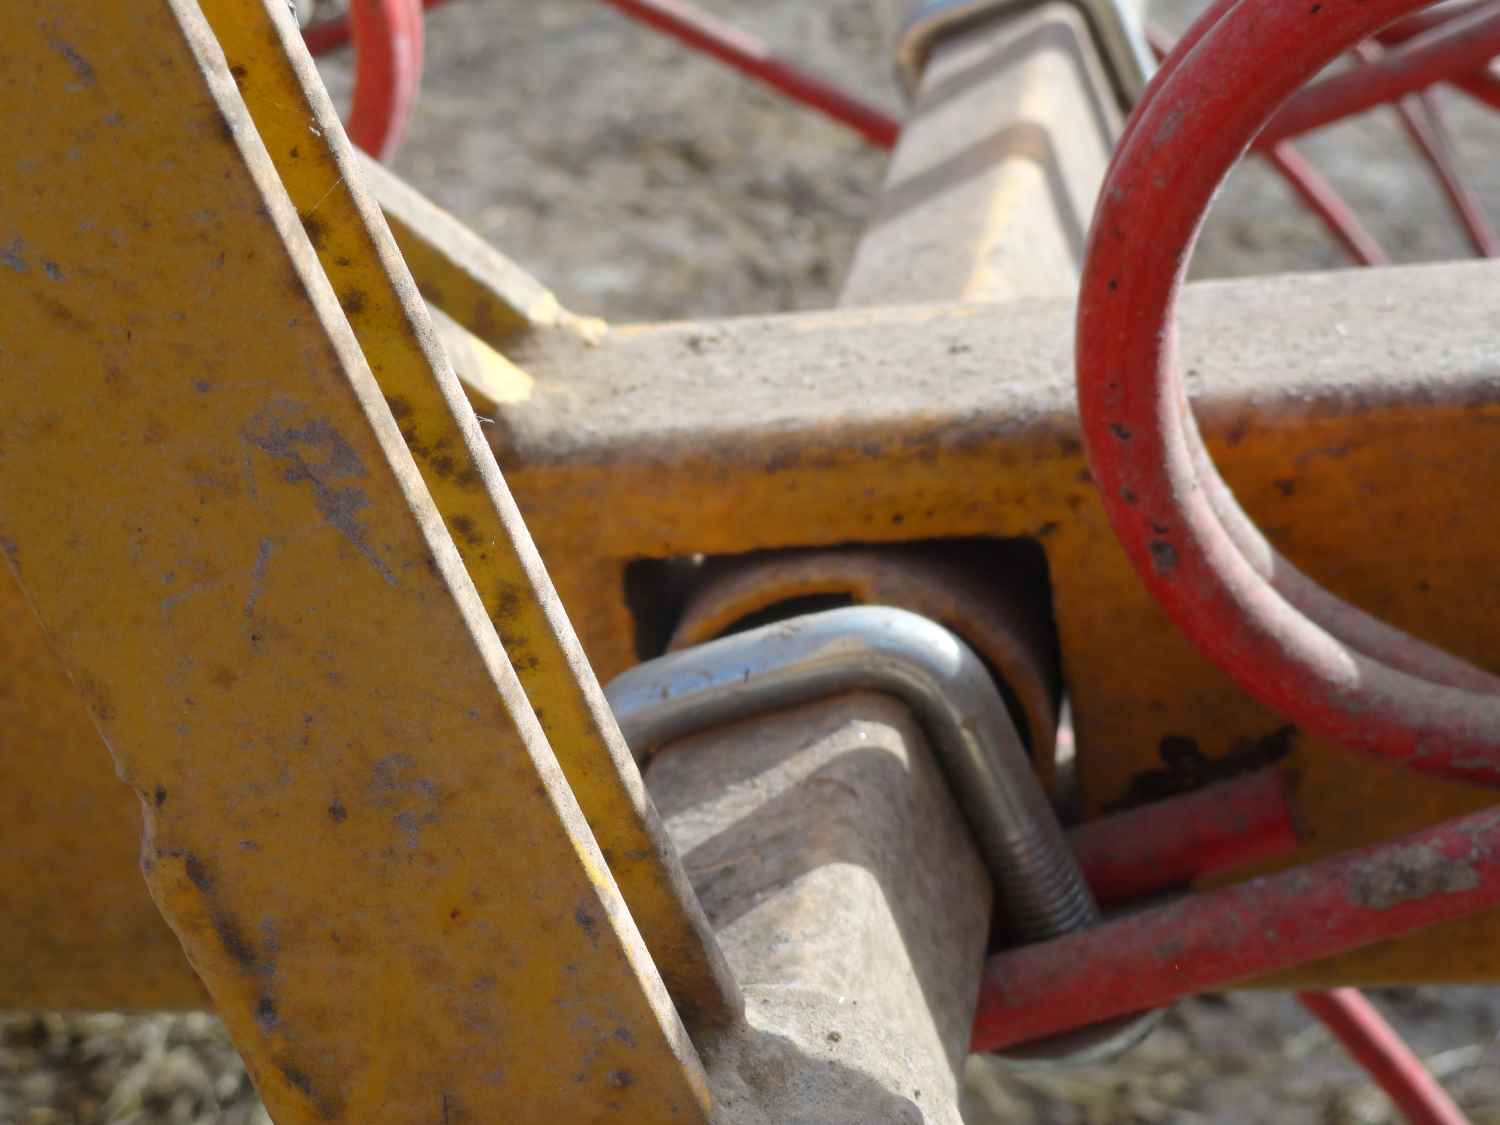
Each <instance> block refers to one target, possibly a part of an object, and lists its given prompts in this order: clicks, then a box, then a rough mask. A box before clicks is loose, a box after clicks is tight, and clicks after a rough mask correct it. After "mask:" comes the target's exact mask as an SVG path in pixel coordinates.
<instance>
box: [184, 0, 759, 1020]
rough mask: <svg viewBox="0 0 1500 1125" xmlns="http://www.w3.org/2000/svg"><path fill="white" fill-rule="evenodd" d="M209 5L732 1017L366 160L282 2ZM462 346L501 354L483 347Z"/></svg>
mask: <svg viewBox="0 0 1500 1125" xmlns="http://www.w3.org/2000/svg"><path fill="white" fill-rule="evenodd" d="M203 11H204V15H205V16H206V17H207V18H208V20H209V22H210V23H211V25H212V26H213V28H214V30H215V32H216V34H217V35H218V37H219V43H220V45H221V46H222V48H223V50H224V54H225V58H226V60H227V61H228V63H229V68H230V73H231V74H233V75H234V78H235V82H236V83H237V84H238V86H239V88H240V91H241V93H242V94H243V96H244V97H245V100H246V105H247V106H248V107H249V110H250V116H251V119H252V120H253V121H254V123H255V126H256V129H257V131H258V132H259V133H260V138H261V140H262V141H263V142H264V143H265V146H266V149H267V151H268V152H269V153H270V156H271V161H272V163H273V164H274V165H275V167H276V171H277V172H278V173H279V174H280V176H281V180H282V182H283V183H284V184H285V185H286V190H287V192H288V194H289V195H290V196H291V200H292V203H293V205H294V206H295V207H296V208H297V211H298V215H299V217H300V218H301V220H302V226H303V227H304V229H305V230H306V231H307V234H308V238H309V239H310V240H311V242H312V245H313V248H314V249H315V250H316V251H317V254H318V261H319V262H320V263H321V265H322V267H323V269H324V271H325V272H326V273H327V275H328V278H329V280H330V281H331V282H332V284H333V287H334V289H335V291H336V292H337V293H338V294H339V303H340V304H341V305H342V307H343V310H344V313H345V315H346V316H347V317H348V319H349V323H350V325H351V326H352V327H353V329H354V335H355V338H356V340H357V341H358V342H359V345H360V347H361V349H362V350H363V351H364V354H365V358H366V360H367V361H368V362H369V364H370V368H371V370H372V371H373V373H374V375H375V380H376V382H377V383H378V384H379V386H380V392H381V394H382V395H384V396H385V400H386V402H387V403H388V404H389V405H390V409H391V412H392V414H393V415H394V416H395V418H396V421H397V423H398V424H399V425H400V427H401V436H402V438H403V439H405V441H406V444H407V447H408V448H409V449H410V450H411V452H412V456H413V457H414V458H415V459H416V463H417V468H418V469H419V470H420V471H421V474H422V480H423V482H424V483H425V484H426V485H427V489H428V491H429V492H430V493H431V494H432V499H433V501H434V502H435V503H436V504H437V508H438V511H439V512H441V513H442V516H443V520H444V522H445V523H446V524H447V526H448V529H449V531H450V532H451V533H452V536H453V541H454V543H455V544H456V545H457V547H458V553H459V555H460V556H461V557H462V558H463V561H464V565H465V567H466V568H467V569H468V572H469V577H470V578H471V579H473V582H474V585H475V587H476V588H477V589H478V590H479V596H480V599H481V600H482V601H483V602H484V607H485V610H486V612H487V613H488V614H489V617H490V620H491V621H492V622H493V623H494V625H495V628H496V630H497V631H498V632H499V634H500V640H501V642H502V643H503V644H504V646H505V651H506V654H507V655H508V656H509V657H510V662H511V664H512V666H513V667H514V668H515V670H516V674H517V675H518V676H519V677H520V680H521V686H522V688H523V689H524V690H525V692H526V696H527V698H528V699H529V700H530V701H531V705H532V707H533V709H534V710H535V711H536V715H537V718H538V719H539V720H540V721H541V724H542V729H543V731H545V732H546V735H547V741H548V742H549V743H550V744H551V746H552V748H553V751H554V752H555V753H556V754H557V757H558V762H559V763H560V764H561V766H562V768H563V773H564V775H565V776H566V777H567V779H568V784H569V785H570V786H571V787H572V790H573V794H574V796H575V797H576V798H577V800H578V803H579V805H580V806H581V807H582V808H583V812H584V816H585V817H586V818H587V819H588V822H589V827H590V828H591V829H592V830H593V833H594V838H595V839H596V840H598V842H599V846H600V848H601V849H602V850H603V852H604V856H605V859H606V860H607V861H608V863H609V867H610V871H611V873H612V874H613V875H614V877H615V879H616V881H617V882H618V883H619V885H620V890H621V893H622V894H624V896H625V901H626V904H627V905H628V906H629V907H630V911H631V914H632V916H633V917H634V918H635V920H636V925H637V926H639V927H640V929H641V933H642V935H643V936H644V937H645V939H646V945H647V948H649V949H650V950H651V952H652V955H653V957H654V958H655V960H656V962H657V964H658V965H659V966H660V968H661V972H662V975H663V977H664V978H665V979H666V981H667V986H668V989H669V990H670V991H671V993H672V995H673V998H674V999H675V1000H676V1001H677V1004H678V1007H679V1009H680V1010H681V1011H682V1012H683V1014H684V1017H685V1018H687V1019H688V1020H689V1022H690V1023H692V1024H697V1023H698V1022H700V1021H701V1022H703V1023H706V1024H710V1025H723V1024H727V1023H729V1022H731V1021H732V1020H733V1018H734V1017H735V1016H736V1015H737V1014H738V1011H739V999H738V994H737V991H736V988H735V984H734V980H733V978H732V977H731V976H730V973H729V969H728V967H727V966H726V965H725V963H724V960H723V957H722V955H721V954H720V952H719V949H718V943H717V942H716V941H715V939H714V936H713V932H712V931H711V930H710V929H709V926H708V921H707V919H706V918H704V916H703V911H702V908H701V907H700V906H699V905H698V898H697V895H695V894H694V893H693V890H692V887H691V886H689V884H688V881H687V876H686V874H685V873H684V872H683V870H682V865H681V862H680V861H679V859H678V857H677V854H676V852H675V851H674V850H673V848H672V845H671V842H670V841H669V840H668V839H667V836H666V833H665V831H664V830H663V829H662V826H661V822H660V820H659V819H658V818H657V816H656V811H655V809H654V808H653V807H652V805H651V802H650V801H649V800H648V799H647V797H646V791H645V786H644V785H643V783H642V781H641V776H640V771H639V770H638V769H637V768H636V764H635V761H634V759H633V758H632V757H631V756H630V752H629V750H628V749H627V748H626V746H625V744H624V741H623V740H622V739H621V737H620V732H619V728H618V727H617V726H616V724H615V720H614V716H613V715H612V714H610V710H609V705H608V704H607V703H606V702H605V700H604V693H603V692H602V691H601V690H600V688H599V684H598V682H597V681H596V680H595V678H594V673H593V670H592V669H591V668H590V667H589V665H588V661H587V660H586V659H585V658H584V655H583V650H582V649H581V648H580V647H579V644H578V640H577V637H576V636H575V635H574V633H573V626H572V625H571V624H570V623H569V621H568V618H567V615H566V613H565V612H564V611H563V607H562V604H561V603H560V602H559V601H558V599H557V594H556V592H555V591H554V590H553V588H552V582H551V579H550V578H548V576H547V570H546V568H545V567H544V566H543V565H542V560H541V558H540V556H538V554H537V552H536V547H535V546H534V545H533V543H532V541H531V535H530V533H529V532H528V531H527V530H526V526H525V524H524V523H523V522H522V519H521V515H520V513H519V512H518V511H517V510H516V505H515V501H514V500H513V499H512V498H511V495H510V491H509V489H507V488H506V485H505V482H504V480H502V479H501V478H500V474H499V470H498V468H497V467H496V465H495V459H494V456H493V454H491V452H490V450H489V447H488V446H487V444H486V443H485V439H484V436H483V434H482V433H481V432H480V426H479V421H478V419H477V418H476V417H475V416H474V411H473V410H472V409H470V407H469V404H468V402H467V400H466V399H465V397H464V392H463V390H462V389H461V388H460V386H459V384H458V381H457V380H456V379H455V378H454V376H453V372H452V369H451V368H450V366H449V364H448V361H447V359H446V358H445V356H444V354H443V350H442V348H441V347H440V346H439V345H438V343H437V341H436V339H435V338H434V336H433V330H432V325H431V322H430V321H429V319H428V316H427V312H426V309H425V308H424V306H423V305H422V302H421V301H420V300H418V299H417V297H416V293H415V286H414V284H413V283H412V281H411V277H410V275H409V274H408V273H407V271H406V268H405V266H404V265H403V264H402V261H401V256H400V253H399V252H398V251H397V248H396V245H395V242H394V240H393V239H392V237H391V235H390V232H389V231H388V229H387V228H386V225H385V222H384V220H383V219H382V217H381V212H380V208H379V205H378V204H377V202H376V201H375V199H374V198H373V196H371V195H370V194H369V193H368V192H366V191H365V190H364V188H363V186H362V183H361V178H362V176H363V175H364V173H365V171H366V169H367V168H368V162H367V161H361V160H358V159H356V157H355V154H354V150H353V148H352V147H351V146H350V144H349V141H348V139H347V138H346V137H345V136H344V132H343V128H342V126H341V125H340V124H339V121H338V117H337V115H336V113H335V111H334V107H333V104H332V103H331V102H330V100H329V98H328V95H327V93H326V92H325V91H324V89H323V86H322V83H321V81H320V80H319V79H318V76H317V72H316V71H315V70H314V69H313V64H312V59H311V58H310V57H309V56H308V54H307V51H306V48H305V47H304V46H303V44H302V39H301V35H300V34H299V33H298V31H297V29H296V26H295V25H294V23H293V22H292V21H291V20H290V19H289V18H287V16H288V12H287V9H286V7H285V4H284V3H283V0H261V2H257V3H251V4H246V3H245V2H244V0H203ZM468 354H469V357H470V358H472V357H473V356H475V355H476V354H487V356H488V357H492V358H494V359H499V358H500V357H498V356H497V355H496V354H495V353H494V352H493V351H491V350H490V349H489V348H488V347H487V346H486V345H485V344H484V343H483V342H476V343H475V344H474V345H473V346H472V347H471V348H470V349H469V353H468ZM501 362H504V361H503V360H501ZM496 405H498V403H497V404H496Z"/></svg>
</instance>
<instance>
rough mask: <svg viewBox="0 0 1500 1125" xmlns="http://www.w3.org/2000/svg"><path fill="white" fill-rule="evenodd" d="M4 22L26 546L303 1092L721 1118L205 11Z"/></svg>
mask: <svg viewBox="0 0 1500 1125" xmlns="http://www.w3.org/2000/svg"><path fill="white" fill-rule="evenodd" d="M0 21H3V35H0V42H3V44H4V47H3V48H0V50H3V51H4V56H3V59H4V61H3V62H0V75H3V79H0V80H3V82H4V87H5V89H4V94H5V96H4V97H3V98H0V121H3V127H0V128H3V131H4V132H5V133H7V135H10V136H26V137H29V138H30V140H29V141H28V143H27V145H26V147H25V150H24V155H21V156H19V157H18V163H16V164H14V165H13V171H12V178H11V180H10V182H11V184H12V185H13V186H14V188H15V190H13V191H12V192H10V193H8V194H7V195H6V197H5V198H4V199H3V201H0V229H3V230H4V237H3V239H0V244H3V245H4V247H5V250H4V265H5V269H3V270H0V281H3V284H4V290H3V292H4V303H5V305H6V308H7V311H8V319H7V323H6V332H5V337H4V349H5V350H4V366H5V378H3V379H0V415H3V417H4V423H3V428H0V451H3V453H0V456H3V459H4V472H3V474H0V534H3V543H4V547H5V555H6V560H7V563H8V566H9V568H10V569H11V570H12V571H13V572H14V573H15V574H17V575H18V576H19V579H20V582H21V584H22V587H23V588H24V590H25V593H26V596H27V598H28V600H29V603H30V605H31V607H32V609H33V610H34V612H35V613H36V615H37V617H38V618H39V619H40V620H41V621H42V622H43V624H44V625H45V626H46V627H47V630H48V634H49V638H50V641H51V642H52V644H53V645H54V646H55V648H56V651H57V652H58V654H59V655H60V657H61V659H62V661H63V664H64V665H65V666H66V667H67V668H68V671H69V673H70V675H71V677H72V679H73V681H74V682H75V683H76V684H77V685H78V688H79V691H80V693H81V694H82V696H83V697H84V700H85V701H86V704H87V707H88V709H89V712H90V716H91V719H92V721H93V723H94V725H95V726H96V728H97V731H98V735H99V736H100V737H102V738H103V740H104V741H105V743H106V744H107V745H108V746H109V748H110V750H111V752H112V753H113V755H114V758H115V763H116V766H117V769H118V770H119V774H120V777H121V778H123V780H124V781H125V782H126V784H127V785H128V786H129V787H130V789H131V790H134V792H135V794H136V796H137V797H138V798H139V800H140V806H141V808H142V809H143V810H144V816H145V821H146V835H145V842H144V845H143V849H142V858H143V867H144V869H145V871H146V874H147V881H148V885H149V887H150V889H151V891H152V894H153V896H154V897H155V899H156V901H157V903H158V904H159V906H160V907H161V909H162V912H163V914H164V915H165V916H166V917H167V919H168V921H169V922H170V923H171V925H172V926H173V928H174V931H175V932H176V934H177V936H178V938H179V939H180V940H181V942H182V943H183V947H184V950H185V951H186V953H187V955H188V958H189V960H190V961H191V962H192V964H193V965H194V967H195V969H196V970H197V971H198V973H199V974H200V975H201V976H202V977H203V979H204V980H205V982H206V984H207V985H208V989H209V992H210V994H211V995H212V997H213V999H214V1001H215V1004H216V1006H217V1008H218V1010H219V1011H220V1013H221V1014H222V1015H223V1016H224V1018H225V1020H226V1022H227V1023H228V1025H229V1027H230V1029H231V1031H232V1033H233V1034H234V1036H235V1038H236V1041H237V1043H238V1045H239V1047H240V1049H241V1051H242V1052H243V1053H244V1055H245V1057H246V1059H247V1062H248V1064H249V1066H250V1067H251V1069H252V1071H253V1072H254V1074H255V1078H256V1082H257V1085H258V1087H259V1089H260V1091H261V1093H262V1094H263V1096H264V1097H265V1100H266V1102H267V1104H268V1106H269V1108H270V1109H271V1111H272V1113H273V1114H274V1115H275V1116H276V1118H277V1120H278V1121H280V1122H283V1123H294V1122H300V1121H350V1122H364V1121H370V1120H376V1119H385V1120H442V1119H443V1118H445V1117H446V1118H447V1119H448V1120H449V1121H457V1120H465V1119H468V1120H486V1119H491V1120H493V1119H501V1118H504V1117H507V1116H519V1117H523V1118H531V1119H546V1118H547V1117H549V1116H550V1117H554V1118H556V1119H559V1120H594V1119H600V1118H602V1117H609V1116H623V1117H626V1118H628V1119H631V1120H651V1121H669V1120H673V1121H675V1120H704V1119H705V1118H706V1107H705V1099H706V1091H705V1087H704V1084H703V1076H702V1072H701V1070H700V1069H699V1067H698V1063H697V1060H696V1057H695V1055H694V1053H693V1050H692V1047H691V1045H690V1044H689V1043H688V1041H687V1037H686V1033H685V1032H684V1030H683V1027H682V1025H681V1024H680V1022H679V1021H678V1018H677V1015H676V1013H675V1011H674V1010H673V1009H672V1006H671V1002H670V1000H669V999H668V997H667V993H666V990H665V988H664V987H663V985H662V983H661V980H660V978H659V977H658V976H657V975H656V971H655V969H654V967H653V966H652V964H651V961H650V958H649V956H648V955H647V953H646V950H645V947H644V945H643V943H642V942H641V940H640V937H639V935H638V934H637V932H636V930H635V927H634V924H633V923H632V921H631V919H630V917H629V915H628V913H627V912H626V910H625V907H624V903H623V901H622V900H621V898H620V895H619V892H618V890H617V889H616V887H615V884H614V881H613V879H612V878H611V876H610V874H609V871H608V868H607V867H606V866H605V861H604V857H603V856H602V855H601V854H600V851H599V849H598V847H597V845H596V844H595V843H594V840H593V837H592V836H591V834H590V833H589V831H588V827H587V825H586V824H585V822H584V820H583V816H582V814H581V812H580V811H579V808H578V806H577V804H576V802H575V801H574V799H573V797H572V794H571V792H570V790H569V788H568V785H567V783H566V782H565V781H564V779H563V776H562V773H561V771H560V770H559V769H558V766H557V763H556V761H555V759H554V757H553V755H552V753H551V750H550V749H549V748H548V746H547V744H546V741H545V738H544V736H543V733H542V730H541V727H540V726H539V724H538V723H537V720H536V718H535V716H534V715H533V713H532V710H531V707H530V706H529V704H528V703H527V700H526V698H525V696H524V695H523V693H522V691H521V688H520V685H519V683H518V681H517V679H516V677H515V674H514V672H513V671H512V670H511V668H510V665H509V663H508V662H507V660H506V658H505V654H504V651H503V649H502V648H501V645H500V642H499V638H498V637H497V636H496V634H495V632H494V629H493V627H492V626H491V624H490V622H489V619H488V618H487V617H486V615H485V612H484V608H483V605H482V602H481V598H480V595H479V593H478V591H476V589H475V587H474V584H473V583H472V582H471V581H470V579H469V577H468V575H467V574H466V572H465V571H464V568H463V564H462V562H461V560H460V558H459V555H458V553H457V551H456V550H455V548H454V546H453V544H452V542H451V540H450V539H449V538H448V535H447V533H446V531H445V530H444V527H443V524H442V521H441V517H440V516H439V513H438V510H437V508H436V507H435V506H434V504H433V502H432V500H431V498H430V497H429V495H428V494H427V492H426V490H425V489H424V487H423V485H422V482H421V478H420V477H419V475H418V470H417V467H416V465H415V464H414V463H413V461H412V459H411V455H410V453H409V452H408V451H407V449H406V446H405V444H404V443H403V441H402V437H401V433H400V430H399V428H398V425H397V422H396V420H395V418H394V417H393V415H392V412H391V410H390V409H389V408H388V407H387V405H386V404H385V402H384V400H383V398H382V396H381V393H380V391H379V389H378V388H377V385H376V382H375V380H374V378H373V377H372V375H371V373H370V369H369V367H368V365H367V364H366V362H365V359H364V357H363V356H362V355H361V354H360V351H359V349H358V347H357V345H356V341H355V337H354V334H353V333H352V332H351V330H350V328H349V325H348V322H347V321H346V320H345V317H344V314H343V312H342V311H341V310H340V307H339V300H338V294H336V292H335V289H334V287H333V286H332V285H331V284H330V283H329V281H328V279H327V278H326V277H325V276H324V275H323V273H322V272H321V270H320V269H319V267H318V263H317V259H316V257H315V255H314V252H313V248H312V245H311V242H310V240H309V238H308V236H307V234H306V233H304V231H303V224H302V223H300V222H299V219H298V215H297V212H296V210H295V209H294V207H293V205H292V203H291V200H290V199H289V198H288V196H287V194H286V192H285V190H284V189H283V188H282V186H281V184H280V182H279V180H278V179H277V177H276V174H275V171H274V169H273V167H272V164H271V161H270V159H269V157H268V156H267V153H266V151H265V149H264V148H263V147H262V145H261V143H260V141H259V139H258V137H257V135H256V132H255V129H254V126H253V124H252V122H251V120H250V117H249V115H248V113H247V111H246V109H245V106H244V104H243V102H242V101H241V100H240V97H239V95H238V93H237V91H236V89H235V84H234V80H233V78H232V76H231V73H230V69H229V65H228V64H227V63H226V61H225V59H224V58H223V56H222V55H221V54H220V53H219V50H218V47H217V45H216V43H215V41H214V38H213V35H212V33H211V32H210V30H209V28H208V26H207V24H206V22H205V21H204V20H203V18H202V16H201V14H200V12H199V10H198V8H197V6H196V5H194V4H191V3H187V2H185V0H170V2H158V3H153V4H146V5H141V4H137V5H130V6H128V7H122V8H113V7H104V8H101V7H98V6H96V5H91V4H83V3H68V2H63V0H58V2H54V3H49V4H47V5H45V6H43V7H35V6H34V7H28V8H24V9H16V8H11V9H6V12H5V15H4V16H3V17H0ZM22 60H29V61H30V64H31V65H23V63H22ZM163 105H170V106H171V107H172V112H170V113H162V112H161V111H160V107H161V106H163ZM303 125H304V127H307V126H308V125H309V122H307V121H305V120H304V121H303ZM104 183H108V184H110V185H111V189H110V190H108V191H101V190H99V185H100V184H104ZM69 187H71V189H72V190H67V189H68V188H69ZM143 263H149V269H143ZM245 294H253V295H254V298H253V300H251V301H249V302H246V301H244V300H243V297H244V295H245ZM344 303H345V304H346V305H348V304H349V303H350V301H349V298H348V294H347V293H346V294H345V295H344ZM356 311H357V310H356ZM101 418H108V419H109V422H108V425H109V430H110V434H111V440H110V441H109V442H108V444H107V445H106V446H104V447H103V448H102V449H101V451H100V453H99V455H98V456H97V457H92V458H91V457H86V456H81V455H80V451H82V450H85V449H88V448H89V447H90V444H91V442H93V439H94V438H95V437H96V436H97V433H98V429H97V427H98V425H99V420H100V419H101ZM414 653H415V654H419V658H418V659H413V654H414ZM47 749H50V748H47ZM73 749H74V750H76V751H78V752H83V751H84V750H85V747H83V746H78V747H74V748H73ZM44 752H45V751H44V748H42V747H40V746H35V745H30V744H28V745H26V746H25V747H23V750H22V752H21V753H17V754H9V755H7V756H6V757H7V761H10V760H13V759H23V758H26V757H30V760H31V761H32V762H33V763H36V762H37V761H38V760H39V759H38V758H37V757H36V755H39V754H42V753H44ZM87 752H88V753H90V754H91V755H92V756H93V760H94V761H98V757H97V755H98V753H99V752H98V744H97V742H96V743H95V744H94V745H93V746H91V747H87ZM32 772H34V773H40V772H44V771H40V770H36V769H34V768H33V771H32ZM45 772H52V771H45ZM115 784H116V785H118V782H116V783H115ZM122 791H123V790H122ZM502 833H503V844H501V842H500V839H499V838H500V835H501V834H502ZM314 857H315V858H314ZM55 890H56V891H57V892H58V894H59V897H60V898H61V899H63V900H64V901H65V897H64V892H63V887H62V886H61V885H59V886H58V887H57V888H55ZM417 1044H420V1045H421V1046H420V1049H417V1048H416V1047H414V1045H417Z"/></svg>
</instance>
